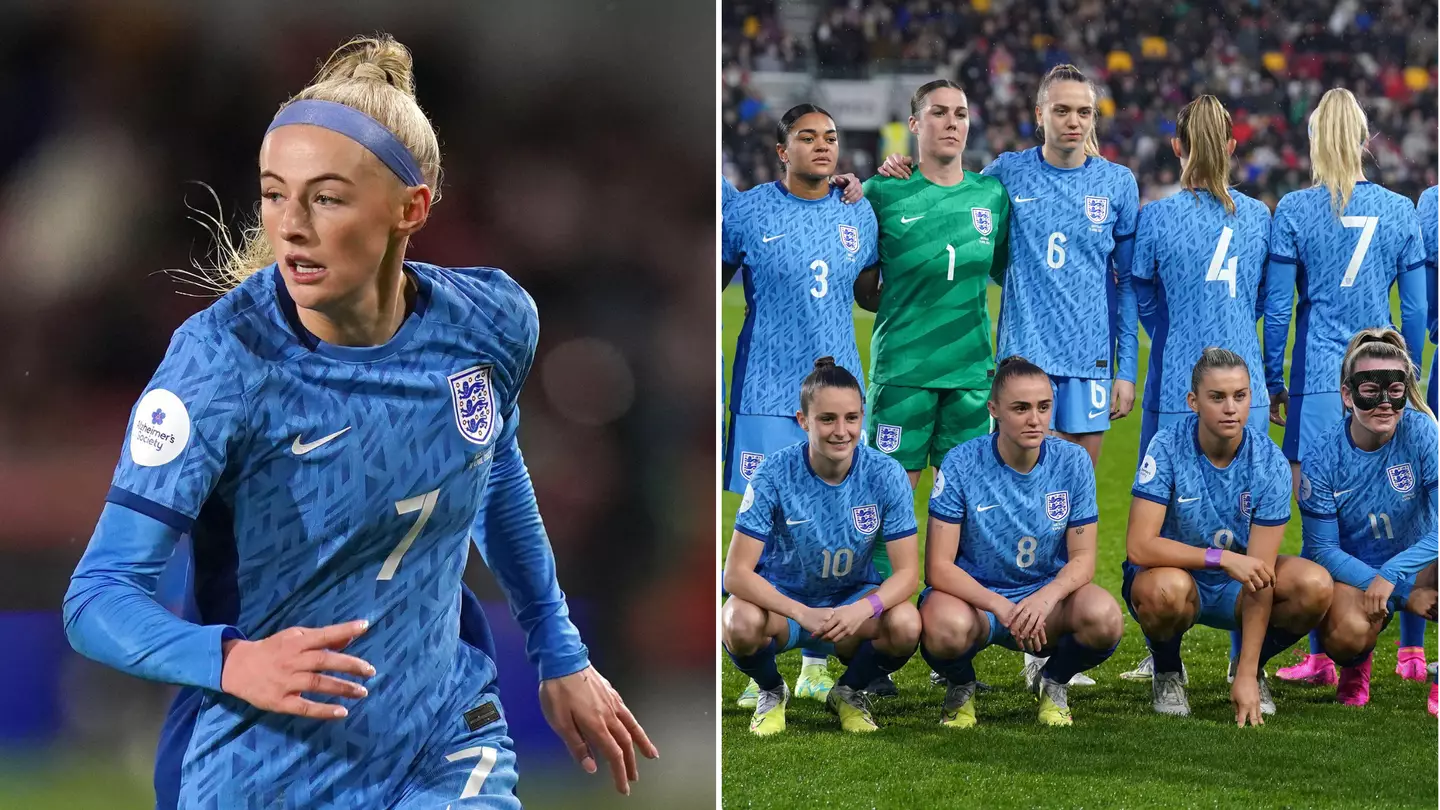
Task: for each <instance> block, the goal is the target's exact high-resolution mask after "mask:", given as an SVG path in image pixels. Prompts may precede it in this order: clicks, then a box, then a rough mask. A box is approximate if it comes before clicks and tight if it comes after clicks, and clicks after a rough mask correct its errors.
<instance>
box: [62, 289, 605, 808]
mask: <svg viewBox="0 0 1440 810" xmlns="http://www.w3.org/2000/svg"><path fill="white" fill-rule="evenodd" d="M406 269H407V275H408V276H409V277H410V278H411V279H412V280H413V281H414V283H415V284H416V287H417V293H416V297H415V306H414V309H413V311H412V313H411V314H410V315H409V316H408V317H407V319H406V320H405V322H404V323H403V324H402V326H401V327H400V329H399V330H398V332H397V333H396V334H395V335H394V337H393V338H391V339H390V340H389V341H388V342H386V343H385V344H383V345H381V346H375V347H363V348H357V347H344V346H335V345H330V344H327V343H324V342H322V341H319V340H317V339H316V338H314V336H313V335H311V334H310V333H309V332H308V331H307V330H305V328H304V327H303V325H302V324H301V323H300V321H299V318H298V316H297V314H296V308H295V304H294V302H293V300H291V298H290V296H289V295H288V292H287V290H286V288H285V285H284V283H283V281H282V279H281V276H280V274H279V271H278V270H277V269H276V268H275V267H274V266H272V267H270V268H268V269H266V270H263V271H261V272H259V273H257V274H256V275H254V276H252V277H251V278H250V279H248V280H247V281H246V282H245V283H243V284H242V285H240V286H239V287H238V288H237V289H235V290H233V291H231V292H230V293H228V294H227V295H225V296H224V297H223V298H221V299H220V300H219V301H217V302H216V303H215V304H214V305H212V306H211V307H209V308H207V309H206V310H204V311H203V312H201V313H199V314H197V315H195V316H194V317H192V318H191V319H190V320H188V321H187V322H186V323H185V324H184V325H183V326H181V328H180V329H179V330H177V331H176V333H175V336H174V339H173V340H172V342H171V345H170V348H169V351H168V352H167V354H166V356H165V359H164V360H163V361H162V363H161V365H160V367H159V369H158V370H157V371H156V373H155V375H154V377H153V378H152V380H151V382H150V384H149V385H148V386H147V387H146V390H145V392H144V394H143V395H142V396H141V397H140V400H139V402H138V404H137V405H136V406H135V408H134V410H133V412H132V413H131V418H130V432H129V437H128V439H127V442H126V446H125V448H124V449H123V451H122V456H121V459H120V462H119V464H118V465H117V467H116V470H115V476H114V480H113V485H112V487H111V489H110V493H109V495H108V496H107V498H106V501H107V503H106V505H105V508H104V511H103V512H102V515H101V518H100V521H99V525H98V526H97V527H96V530H95V534H94V537H93V538H92V539H91V542H90V546H89V548H88V549H87V551H86V553H85V556H84V557H83V559H82V560H81V562H80V565H79V567H78V568H77V570H76V572H75V575H74V578H73V579H72V581H71V586H70V590H69V592H68V593H67V594H66V599H65V624H66V631H67V633H68V635H69V637H70V640H71V643H72V644H73V645H74V646H75V648H76V649H77V650H79V651H80V652H82V653H84V654H85V655H87V656H90V657H92V658H95V659H96V660H99V661H101V662H103V663H106V664H109V665H111V666H114V667H117V668H119V669H121V670H123V671H125V672H128V673H131V674H134V675H137V676H140V677H144V678H150V679H153V680H158V681H165V682H169V683H175V684H180V685H184V686H189V687H193V688H194V689H193V690H192V692H195V691H198V694H199V698H198V700H189V701H179V702H177V711H182V710H183V711H186V712H189V713H190V714H189V716H187V717H183V718H178V719H177V718H172V723H171V724H169V725H167V741H166V743H165V744H168V745H172V746H176V747H177V748H178V750H179V751H180V752H182V753H180V754H179V758H180V760H181V764H180V771H181V774H182V776H181V777H180V781H181V787H180V790H181V803H182V804H194V805H195V806H201V805H203V804H204V803H205V802H207V801H211V800H214V799H215V798H216V797H225V796H230V797H234V796H245V795H257V796H258V795H262V794H263V795H270V794H271V793H272V792H273V789H274V786H275V785H276V784H283V783H292V784H303V785H304V786H305V788H304V789H305V791H307V795H310V796H312V797H316V798H315V801H319V802H321V803H324V801H323V799H322V798H319V797H325V796H332V797H343V796H350V797H352V798H353V797H355V796H362V797H364V796H370V795H371V794H369V793H366V791H369V790H372V789H373V787H374V786H375V785H387V784H388V785H394V784H395V783H396V782H397V781H401V780H403V777H404V775H405V772H406V769H407V768H408V767H409V766H410V764H411V763H412V762H413V761H414V759H415V757H416V756H417V755H418V754H419V752H420V750H421V749H422V747H423V746H424V743H425V741H426V740H427V739H428V738H429V737H430V735H431V733H432V731H433V729H434V728H436V727H437V724H441V723H445V722H449V721H450V720H451V719H452V718H449V717H440V716H437V712H439V711H442V707H444V706H446V705H448V703H449V701H450V696H451V695H452V694H454V693H455V692H456V690H459V689H465V690H473V688H474V686H475V685H476V684H483V683H488V682H489V681H490V680H493V678H494V665H493V662H491V661H490V659H489V658H488V657H487V656H485V655H483V654H481V653H479V652H477V651H476V650H475V649H474V648H471V647H469V646H468V645H466V644H464V643H462V641H461V633H460V626H461V588H462V585H461V574H462V572H463V570H464V567H465V560H466V557H467V551H468V547H469V544H470V542H471V540H470V538H472V537H473V539H474V542H475V544H476V546H477V547H478V548H479V550H480V551H481V554H482V556H483V557H484V558H485V561H486V563H487V564H488V565H489V566H490V568H491V569H492V571H493V572H494V573H495V575H496V577H497V578H498V580H499V582H500V584H501V586H502V588H503V589H504V591H505V593H506V596H507V598H508V600H509V602H510V605H511V609H512V611H513V612H514V613H515V615H516V617H517V619H518V620H519V622H520V624H521V626H522V628H523V629H524V630H525V632H526V633H527V651H528V653H529V655H530V658H531V660H532V662H534V663H535V664H536V665H537V666H538V667H539V669H540V675H541V677H542V678H553V677H558V676H562V675H567V674H570V673H573V672H576V671H579V670H580V669H583V668H584V667H585V666H587V665H588V652H587V650H586V648H585V646H584V645H583V644H582V643H581V642H580V638H579V634H578V632H577V631H576V629H575V627H574V625H573V624H572V623H571V622H570V620H569V615H568V611H567V608H566V604H565V598H564V594H563V593H562V592H561V591H560V588H559V585H558V584H557V582H556V577H555V565H554V556H553V554H552V552H551V549H550V546H549V542H548V540H547V538H546V536H545V533H544V529H543V526H542V525H541V521H540V516H539V512H538V508H537V506H536V503H535V497H534V491H533V489H532V487H531V485H530V480H529V476H528V473H527V471H526V469H525V465H524V460H523V458H522V456H521V453H520V449H519V446H518V443H517V440H516V429H517V427H518V425H519V409H518V407H517V404H516V403H517V400H518V396H519V392H520V388H521V385H522V384H523V382H524V380H525V377H526V376H527V375H528V373H529V370H530V366H531V364H532V362H533V359H534V353H535V345H536V340H537V337H538V317H537V315H536V311H535V307H534V302H533V301H531V299H530V297H529V296H528V295H527V294H526V293H525V292H524V290H522V289H521V288H520V287H519V285H517V284H516V283H515V282H514V281H512V280H511V279H510V278H509V277H507V276H506V275H505V274H504V273H502V272H500V271H498V270H493V269H489V268H470V269H458V270H448V269H444V268H440V267H435V266H432V265H426V264H419V263H407V264H406ZM187 532H188V533H189V534H190V535H191V536H192V540H193V543H194V555H195V586H194V588H195V594H194V596H195V605H196V608H197V609H198V615H196V616H194V617H192V618H194V619H195V621H186V620H184V619H181V618H179V617H176V616H173V615H171V614H170V613H168V612H167V611H165V610H164V609H163V608H162V607H161V606H160V605H158V604H157V603H156V602H155V601H154V599H153V592H154V587H155V581H156V578H157V576H158V574H159V572H160V569H161V568H162V567H163V565H164V562H165V560H166V559H167V558H168V557H169V555H170V553H171V551H172V549H173V548H174V543H175V542H176V541H177V540H178V538H179V537H180V535H181V534H183V533H187ZM354 619H368V620H369V621H370V624H371V627H370V630H369V632H367V633H366V634H365V635H363V636H361V637H360V638H359V639H357V640H356V641H355V642H353V643H352V644H351V645H350V647H349V648H348V649H347V650H346V652H347V653H350V654H353V655H356V656H358V657H360V658H363V659H365V660H367V661H369V662H370V663H371V664H372V665H374V667H375V669H376V671H377V674H376V675H375V676H374V677H373V678H371V679H369V680H368V681H367V683H366V686H367V688H368V689H369V692H370V694H369V696H368V697H366V698H364V699H362V700H359V701H354V702H353V703H350V704H349V706H348V708H349V709H350V714H349V716H348V717H347V718H346V719H345V720H343V721H338V722H329V723H327V722H324V721H317V720H310V719H305V718H299V717H293V716H289V715H278V714H269V713H266V712H262V711H260V710H258V709H255V708H253V707H251V706H249V705H248V704H246V703H244V702H242V701H240V700H238V699H236V698H233V697H231V696H229V695H226V694H224V693H222V692H220V691H218V690H219V687H220V674H221V643H222V640H223V639H226V638H248V639H256V640H258V639H261V638H264V637H266V636H269V635H271V634H273V633H275V632H277V631H279V630H283V629H285V628H288V627H295V626H302V627H321V626H325V625H330V624H335V623H339V622H345V621H350V620H354ZM467 694H468V692H467ZM347 703H349V702H348V701H347ZM182 704H183V708H182ZM163 748H164V745H162V749H163ZM368 801H370V799H368V798H367V799H363V801H362V803H363V802H368ZM376 801H379V800H378V799H376Z"/></svg>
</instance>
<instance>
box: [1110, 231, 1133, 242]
mask: <svg viewBox="0 0 1440 810" xmlns="http://www.w3.org/2000/svg"><path fill="white" fill-rule="evenodd" d="M1134 238H1135V232H1134V231H1131V232H1130V233H1117V234H1115V241H1116V242H1124V241H1125V240H1127V239H1134Z"/></svg>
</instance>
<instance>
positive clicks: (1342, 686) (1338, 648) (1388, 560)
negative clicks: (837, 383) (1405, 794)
mask: <svg viewBox="0 0 1440 810" xmlns="http://www.w3.org/2000/svg"><path fill="white" fill-rule="evenodd" d="M1342 373H1343V374H1344V375H1345V376H1344V382H1342V383H1341V385H1340V396H1341V397H1342V398H1343V401H1344V403H1345V409H1346V410H1347V411H1349V412H1350V415H1349V416H1347V417H1346V418H1344V419H1342V420H1340V421H1338V422H1336V423H1335V424H1333V425H1331V426H1330V428H1329V429H1328V430H1326V431H1325V432H1324V433H1322V434H1320V436H1318V437H1316V438H1315V440H1314V442H1313V443H1312V445H1311V446H1310V448H1309V449H1308V451H1307V452H1306V453H1305V460H1304V461H1303V462H1302V463H1301V476H1300V496H1299V498H1300V513H1301V519H1302V521H1303V525H1304V530H1305V549H1306V556H1308V557H1310V558H1311V559H1314V560H1315V561H1316V562H1318V563H1320V564H1321V565H1323V566H1325V568H1326V570H1328V571H1329V572H1330V574H1331V575H1332V576H1333V577H1334V579H1335V598H1334V600H1333V602H1332V603H1331V606H1330V612H1329V613H1328V614H1326V616H1325V621H1324V622H1322V623H1321V625H1320V627H1319V628H1317V633H1318V634H1319V636H1320V644H1321V649H1322V650H1324V653H1323V654H1324V655H1326V656H1328V658H1329V660H1331V661H1334V662H1335V663H1337V664H1339V665H1340V676H1339V679H1338V680H1339V688H1338V690H1337V695H1336V696H1337V698H1338V699H1339V701H1340V702H1341V703H1344V704H1346V705H1349V706H1363V705H1365V704H1366V703H1367V702H1369V700H1370V659H1371V654H1372V653H1373V652H1374V649H1375V639H1376V638H1377V637H1378V636H1379V635H1380V632H1381V631H1382V630H1384V629H1385V626H1386V625H1388V624H1389V623H1390V618H1391V617H1392V616H1393V615H1394V614H1396V613H1400V615H1402V616H1405V615H1411V616H1415V617H1417V618H1418V619H1419V620H1420V621H1421V622H1423V621H1424V620H1425V619H1429V620H1430V621H1434V620H1435V555H1436V549H1437V541H1436V536H1435V533H1436V514H1435V510H1436V489H1437V486H1440V485H1437V466H1436V459H1435V455H1436V444H1437V442H1440V433H1437V431H1436V428H1435V417H1434V414H1433V413H1431V412H1430V410H1429V408H1427V407H1426V406H1425V403H1423V402H1422V401H1421V400H1420V391H1419V387H1420V381H1419V380H1418V379H1416V375H1415V367H1414V365H1413V364H1412V363H1411V361H1410V356H1409V355H1408V354H1407V353H1406V351H1405V341H1404V340H1403V339H1402V338H1401V337H1400V335H1399V333H1397V332H1396V331H1395V330H1393V329H1366V330H1364V331H1362V332H1360V333H1359V334H1357V335H1356V336H1355V337H1354V338H1353V339H1351V341H1350V345H1349V347H1348V348H1347V349H1346V351H1345V358H1344V363H1343V366H1342ZM1407 401H1408V402H1409V404H1410V407H1408V408H1407V407H1405V405H1406V402H1407ZM1402 611H1403V612H1402ZM1422 627H1423V624H1422ZM1422 637H1423V634H1422ZM1422 655H1423V653H1422ZM1421 672H1422V673H1423V672H1424V664H1423V659H1422V663H1421ZM1429 709H1430V713H1431V714H1435V711H1436V694H1435V690H1434V689H1433V688H1432V689H1431V690H1430V701H1429Z"/></svg>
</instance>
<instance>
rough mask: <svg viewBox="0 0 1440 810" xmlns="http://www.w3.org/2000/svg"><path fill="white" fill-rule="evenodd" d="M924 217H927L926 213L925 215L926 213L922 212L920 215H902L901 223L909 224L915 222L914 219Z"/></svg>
mask: <svg viewBox="0 0 1440 810" xmlns="http://www.w3.org/2000/svg"><path fill="white" fill-rule="evenodd" d="M924 218H925V215H924V214H921V215H920V216H918V217H900V224H901V225H909V224H910V223H912V222H914V221H915V220H917V219H924Z"/></svg>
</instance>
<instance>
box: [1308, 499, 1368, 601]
mask: <svg viewBox="0 0 1440 810" xmlns="http://www.w3.org/2000/svg"><path fill="white" fill-rule="evenodd" d="M1300 531H1301V536H1302V538H1303V542H1304V555H1305V557H1307V558H1309V559H1311V560H1314V561H1315V562H1316V563H1317V564H1319V565H1320V566H1321V567H1322V568H1324V569H1325V570H1326V571H1329V572H1330V578H1331V579H1333V580H1335V581H1336V582H1340V583H1344V584H1346V585H1349V586H1350V587H1352V588H1359V589H1360V590H1362V591H1363V590H1365V589H1366V588H1368V587H1370V582H1371V580H1373V579H1375V574H1376V571H1375V569H1374V568H1372V567H1370V566H1369V565H1366V564H1365V563H1363V562H1361V561H1360V560H1358V559H1356V558H1355V557H1353V556H1351V555H1350V554H1348V553H1346V552H1345V550H1344V549H1342V548H1340V527H1339V524H1337V523H1336V522H1335V518H1333V517H1320V516H1316V515H1312V514H1309V513H1304V512H1302V513H1301V515H1300Z"/></svg>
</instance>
